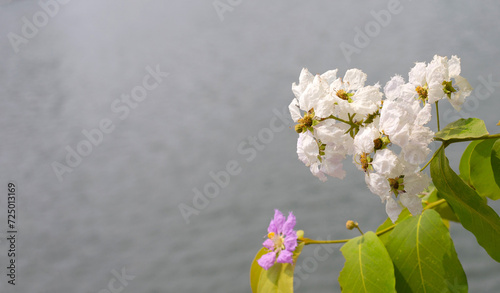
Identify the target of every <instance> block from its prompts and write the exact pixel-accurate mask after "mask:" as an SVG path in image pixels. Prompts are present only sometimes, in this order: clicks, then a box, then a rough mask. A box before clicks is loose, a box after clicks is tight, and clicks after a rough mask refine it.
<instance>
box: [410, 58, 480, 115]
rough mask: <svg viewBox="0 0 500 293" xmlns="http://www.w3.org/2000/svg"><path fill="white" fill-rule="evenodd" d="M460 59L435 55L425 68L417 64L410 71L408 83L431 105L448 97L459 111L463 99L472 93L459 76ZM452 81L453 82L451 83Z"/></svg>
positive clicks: (470, 88)
mask: <svg viewBox="0 0 500 293" xmlns="http://www.w3.org/2000/svg"><path fill="white" fill-rule="evenodd" d="M460 71H461V69H460V58H458V57H457V56H451V59H449V60H448V58H447V57H442V56H438V55H435V56H434V58H433V59H432V61H431V62H430V63H429V64H428V65H427V66H425V63H423V62H419V63H416V65H415V66H414V67H413V68H412V69H411V70H410V73H409V74H408V76H409V83H410V84H411V85H412V86H413V87H414V89H415V91H416V92H419V91H420V92H419V94H420V95H423V98H426V99H427V101H428V102H429V103H431V104H433V103H435V102H436V101H439V100H441V99H444V98H445V97H448V100H449V101H450V103H451V104H452V106H453V107H454V108H455V109H456V110H457V111H460V108H461V107H462V104H463V103H464V101H465V98H466V97H468V96H469V95H470V94H471V92H472V87H471V86H470V84H469V82H468V81H467V80H466V79H465V78H463V77H462V76H460ZM452 79H453V80H454V81H455V82H454V83H452Z"/></svg>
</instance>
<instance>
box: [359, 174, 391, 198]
mask: <svg viewBox="0 0 500 293" xmlns="http://www.w3.org/2000/svg"><path fill="white" fill-rule="evenodd" d="M365 182H366V185H367V186H368V189H370V191H371V192H372V193H374V194H376V195H378V196H379V197H380V199H381V200H382V202H384V201H386V200H387V198H389V197H390V195H391V186H390V185H389V181H387V178H386V177H385V176H383V175H380V174H377V173H366V174H365Z"/></svg>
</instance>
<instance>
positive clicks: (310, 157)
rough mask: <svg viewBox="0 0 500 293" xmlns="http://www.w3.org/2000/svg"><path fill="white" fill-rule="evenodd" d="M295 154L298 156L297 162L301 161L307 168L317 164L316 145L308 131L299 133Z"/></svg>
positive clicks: (317, 150)
mask: <svg viewBox="0 0 500 293" xmlns="http://www.w3.org/2000/svg"><path fill="white" fill-rule="evenodd" d="M297 154H298V156H299V160H301V161H302V162H303V163H304V164H305V165H306V166H307V167H310V166H311V165H314V164H319V160H318V156H319V147H318V143H317V142H316V140H315V139H314V137H313V136H312V134H311V133H310V132H309V131H307V132H303V133H299V138H298V140H297Z"/></svg>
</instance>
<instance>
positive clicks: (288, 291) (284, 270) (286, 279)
mask: <svg viewBox="0 0 500 293" xmlns="http://www.w3.org/2000/svg"><path fill="white" fill-rule="evenodd" d="M303 247H304V242H299V244H298V245H297V248H296V249H295V251H294V252H293V263H294V264H293V265H292V264H282V263H275V264H274V265H273V266H272V267H271V268H269V270H267V271H266V270H264V269H263V268H262V267H261V266H260V265H259V264H258V263H257V260H258V259H259V258H260V257H261V256H262V255H264V254H266V253H268V252H269V251H268V250H267V249H266V248H264V247H263V248H261V249H260V250H259V252H257V255H255V258H254V260H253V262H252V266H251V267H250V287H251V288H252V292H254V293H278V292H279V293H293V271H294V269H295V264H296V263H297V258H298V257H299V255H300V253H301V252H302V248H303Z"/></svg>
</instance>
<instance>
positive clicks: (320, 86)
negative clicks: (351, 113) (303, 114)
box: [298, 75, 329, 111]
mask: <svg viewBox="0 0 500 293" xmlns="http://www.w3.org/2000/svg"><path fill="white" fill-rule="evenodd" d="M328 90H329V85H328V83H327V82H326V81H324V80H323V79H322V78H321V77H320V76H319V75H316V76H315V77H314V80H313V82H312V83H310V84H309V85H308V86H307V88H306V89H305V90H304V92H303V93H302V95H300V97H299V98H298V99H299V106H300V109H302V110H304V111H309V110H311V109H312V108H314V107H315V106H316V105H317V103H318V101H319V100H320V99H321V98H323V97H324V96H326V95H327V94H328Z"/></svg>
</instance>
